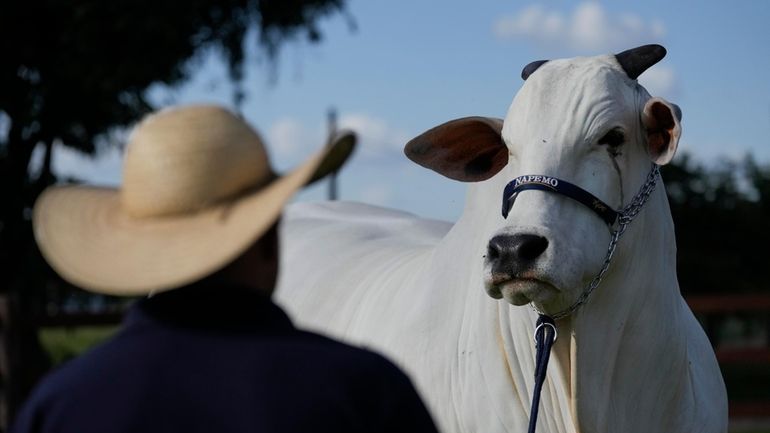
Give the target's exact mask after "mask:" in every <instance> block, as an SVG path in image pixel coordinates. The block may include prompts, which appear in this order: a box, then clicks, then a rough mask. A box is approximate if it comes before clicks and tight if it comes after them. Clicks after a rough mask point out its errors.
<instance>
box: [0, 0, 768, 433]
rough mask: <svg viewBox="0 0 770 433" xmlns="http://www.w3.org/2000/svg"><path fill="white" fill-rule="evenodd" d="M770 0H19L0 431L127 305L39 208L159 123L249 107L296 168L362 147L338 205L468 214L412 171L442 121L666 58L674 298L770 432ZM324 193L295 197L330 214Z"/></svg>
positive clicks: (7, 86)
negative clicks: (167, 110) (622, 64)
mask: <svg viewBox="0 0 770 433" xmlns="http://www.w3.org/2000/svg"><path fill="white" fill-rule="evenodd" d="M768 22H770V3H768V2H765V1H744V2H732V3H730V4H729V5H728V4H726V3H722V2H702V1H692V0H690V1H679V2H675V3H672V2H668V1H662V0H648V1H646V2H643V3H638V2H637V3H628V2H613V3H609V2H598V1H555V0H541V1H537V0H530V1H491V0H478V1H475V2H461V1H449V0H445V1H440V2H439V1H431V2H429V1H411V2H372V1H369V2H367V1H364V0H217V1H214V0H187V1H184V2H183V1H179V0H152V1H149V0H132V1H126V0H115V1H111V2H104V1H99V0H34V1H29V0H6V1H4V2H2V4H0V333H1V334H2V335H1V337H2V338H1V339H0V342H1V343H2V350H1V351H0V429H3V430H4V429H5V426H6V425H7V423H8V421H9V420H10V419H12V417H13V414H14V413H15V411H16V409H17V408H18V406H19V405H20V404H21V403H22V402H23V400H24V398H25V397H26V395H27V393H28V392H29V390H30V388H31V387H32V386H33V385H34V383H35V382H36V381H37V380H38V378H39V377H40V376H41V375H42V374H44V373H45V372H46V371H48V370H49V369H50V368H53V367H54V366H55V365H57V364H58V363H61V362H63V361H66V360H67V359H69V358H71V357H73V356H76V355H77V354H78V353H80V352H81V351H83V350H85V349H87V348H88V347H89V346H90V345H92V344H94V343H96V342H98V341H101V340H102V339H104V338H105V337H107V336H109V335H110V334H111V333H112V332H114V330H115V329H116V325H117V324H118V323H119V322H120V318H121V315H122V312H123V310H124V309H125V306H126V301H124V300H117V299H111V298H107V297H103V296H95V295H89V294H86V293H85V292H82V291H80V290H78V289H77V288H74V287H71V286H69V285H68V284H67V283H66V282H64V281H62V280H60V279H59V278H58V277H57V276H56V275H55V274H54V273H53V272H52V271H51V270H50V269H49V268H48V267H47V265H46V264H45V263H44V262H43V260H42V259H41V257H40V255H39V252H38V251H37V249H36V247H35V244H34V240H33V237H32V231H31V225H30V215H31V207H32V205H33V203H34V201H35V199H36V197H37V196H38V195H39V194H40V192H41V191H42V190H43V189H44V188H45V187H47V186H48V185H51V184H54V183H57V182H86V183H92V184H99V185H112V186H116V185H119V184H120V179H121V161H122V156H121V155H122V150H123V145H124V144H125V141H126V137H127V131H129V130H130V128H131V126H132V125H133V124H134V123H135V122H136V121H137V120H138V119H139V118H141V116H142V115H144V114H145V113H147V112H150V111H152V110H154V109H158V108H162V107H165V106H169V105H175V104H184V103H200V102H215V103H219V104H223V105H226V106H229V107H231V108H232V109H234V110H237V111H238V112H240V113H241V114H242V115H243V116H244V117H245V118H246V119H248V120H249V121H250V122H251V123H252V124H253V125H255V126H256V127H257V129H258V130H259V131H260V133H261V134H262V135H263V138H264V139H265V140H266V142H267V144H268V147H269V150H270V152H271V157H272V160H273V161H274V165H275V166H276V168H277V169H279V170H287V169H290V168H291V167H293V166H294V165H295V164H296V163H298V162H300V161H301V160H303V159H304V158H305V157H306V156H307V155H308V154H309V153H310V152H312V151H313V150H315V149H318V148H319V147H320V146H323V145H324V144H325V142H326V140H327V137H328V134H329V132H330V131H331V130H333V129H335V128H337V129H339V128H351V129H353V130H355V131H356V132H357V133H358V134H359V137H360V142H359V147H358V149H357V151H356V154H355V155H354V157H353V160H352V161H351V163H349V164H348V166H346V168H345V169H344V170H343V171H342V172H341V173H339V175H338V176H337V179H336V194H337V195H338V197H339V198H340V199H344V200H356V201H363V202H366V203H370V204H375V205H380V206H387V207H394V208H398V209H402V210H406V211H408V212H412V213H414V214H417V215H420V216H423V217H428V218H435V219H442V220H448V221H454V220H456V219H457V218H458V217H459V215H460V214H461V212H462V208H463V204H464V192H465V185H463V184H461V183H458V182H453V181H451V180H449V179H446V178H443V177H441V176H439V175H437V174H435V173H433V172H430V171H428V170H425V169H422V168H420V167H418V166H416V165H415V164H413V163H411V162H410V161H408V160H407V159H406V158H405V157H404V156H403V153H402V148H403V145H404V144H405V143H406V141H408V140H409V139H410V138H411V137H414V136H416V135H418V134H419V133H421V132H423V131H424V130H426V129H429V128H431V127H433V126H435V125H437V124H439V123H442V122H444V121H447V120H450V119H453V118H457V117H462V116H469V115H485V116H494V117H504V116H505V113H506V110H507V108H508V105H509V104H510V102H511V99H512V98H513V95H514V94H515V93H516V91H517V90H518V88H519V87H520V86H521V84H522V81H521V78H520V71H521V69H522V67H523V66H524V65H526V64H527V63H529V62H530V61H533V60H537V59H548V58H556V57H571V56H576V55H596V54H606V53H616V52H620V51H623V50H626V49H628V48H632V47H635V46H637V45H643V44H649V43H659V44H661V45H663V46H665V47H666V48H667V49H668V56H667V57H666V58H665V59H664V60H663V61H662V62H661V63H659V64H658V65H656V66H654V67H653V68H652V69H650V70H649V71H647V72H645V73H644V74H643V75H642V76H641V77H640V82H641V83H642V84H643V85H645V87H647V89H648V90H649V91H650V93H651V94H652V95H654V96H662V97H664V98H666V99H668V100H670V101H672V102H675V103H676V104H678V105H679V106H680V107H681V108H682V111H683V122H682V124H683V137H682V140H681V142H680V150H679V154H678V156H677V158H676V159H675V161H674V163H673V164H671V165H669V166H666V167H665V168H664V171H663V177H664V180H665V182H666V185H667V189H668V192H669V198H670V202H671V206H672V211H673V214H674V219H675V223H676V231H677V232H676V233H677V241H678V251H679V256H678V267H679V269H678V271H679V278H680V284H681V287H682V291H683V295H684V296H685V298H686V299H687V301H688V303H689V304H690V306H691V307H692V308H693V310H694V311H695V313H696V315H697V316H698V318H699V319H700V321H701V323H702V324H703V326H704V328H705V329H706V332H707V334H708V335H709V337H710V339H711V341H712V344H713V345H714V347H715V350H716V353H717V356H718V358H719V361H720V365H721V366H722V371H723V374H724V377H725V380H726V382H727V387H728V394H729V397H730V415H731V431H735V432H738V431H746V432H760V431H764V432H770V255H769V254H768V253H767V245H770V224H769V221H770V219H769V217H770V139H769V138H768V137H770V80H768V79H767V76H768V73H769V72H770V30H768V27H767V23H768ZM329 194H330V186H329V185H328V184H319V185H316V186H314V187H313V188H310V189H309V190H307V191H305V192H303V193H302V194H300V195H299V196H298V197H297V200H323V199H326V198H328V197H329Z"/></svg>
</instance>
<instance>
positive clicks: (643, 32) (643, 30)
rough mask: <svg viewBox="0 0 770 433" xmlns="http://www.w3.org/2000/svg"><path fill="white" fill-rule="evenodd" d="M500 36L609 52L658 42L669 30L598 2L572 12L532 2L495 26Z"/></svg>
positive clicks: (572, 51)
mask: <svg viewBox="0 0 770 433" xmlns="http://www.w3.org/2000/svg"><path fill="white" fill-rule="evenodd" d="M493 31H494V33H495V35H496V36H497V37H498V38H500V39H515V40H526V41H532V42H534V43H535V44H536V45H537V46H538V47H539V48H541V49H545V50H547V51H553V50H557V51H561V50H564V49H565V48H566V49H568V50H569V51H570V54H582V55H585V54H591V53H610V52H617V51H622V50H625V49H628V48H630V47H633V46H636V45H643V44H648V43H652V42H659V41H660V40H661V38H663V36H665V33H666V30H665V26H664V25H663V23H662V21H660V20H657V19H653V20H651V21H649V22H645V20H643V19H642V18H640V17H639V16H637V15H634V14H630V13H624V14H619V15H612V14H610V13H608V12H607V11H606V10H605V9H604V8H603V7H602V5H601V4H599V3H598V2H595V1H584V2H582V3H580V4H579V5H578V6H577V8H576V9H575V10H573V11H572V13H571V14H564V13H563V12H561V11H559V10H547V9H546V8H544V7H543V6H542V5H540V4H533V5H531V6H529V7H526V8H524V9H522V10H521V11H519V12H518V13H517V14H515V15H510V16H504V17H501V18H499V19H498V20H497V21H496V22H495V23H494V25H493Z"/></svg>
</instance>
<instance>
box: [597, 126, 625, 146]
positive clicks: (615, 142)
mask: <svg viewBox="0 0 770 433" xmlns="http://www.w3.org/2000/svg"><path fill="white" fill-rule="evenodd" d="M625 140H626V135H625V134H623V130H621V129H620V128H613V129H610V131H609V132H608V133H606V134H604V137H602V138H600V139H599V141H598V143H599V144H606V145H607V146H610V147H618V146H620V145H621V144H623V142H624V141H625Z"/></svg>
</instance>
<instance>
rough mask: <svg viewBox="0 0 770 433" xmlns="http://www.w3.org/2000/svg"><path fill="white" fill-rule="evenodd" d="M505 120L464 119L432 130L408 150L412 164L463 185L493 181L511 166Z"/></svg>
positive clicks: (408, 147) (408, 146)
mask: <svg viewBox="0 0 770 433" xmlns="http://www.w3.org/2000/svg"><path fill="white" fill-rule="evenodd" d="M502 128H503V120H502V119H495V118H490V117H464V118H462V119H455V120H451V121H449V122H447V123H444V124H442V125H439V126H437V127H435V128H433V129H430V130H428V131H426V132H424V133H422V134H421V135H419V136H417V137H415V138H413V139H412V140H411V141H409V143H407V144H406V147H405V148H404V153H406V156H407V157H409V159H411V160H412V161H414V162H416V163H418V164H420V165H421V166H423V167H427V168H429V169H431V170H433V171H435V172H437V173H440V174H443V175H444V176H446V177H448V178H450V179H455V180H459V181H462V182H479V181H482V180H486V179H489V178H490V177H492V176H494V175H495V174H497V172H499V171H500V170H501V169H502V168H503V167H505V165H506V164H508V148H507V147H506V146H505V143H504V142H503V138H502V136H501V135H500V131H501V130H502Z"/></svg>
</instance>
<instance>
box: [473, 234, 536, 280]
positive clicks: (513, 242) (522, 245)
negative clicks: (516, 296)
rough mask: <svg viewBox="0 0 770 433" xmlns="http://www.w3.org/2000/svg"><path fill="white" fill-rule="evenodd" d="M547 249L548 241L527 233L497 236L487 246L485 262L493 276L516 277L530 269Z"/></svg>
mask: <svg viewBox="0 0 770 433" xmlns="http://www.w3.org/2000/svg"><path fill="white" fill-rule="evenodd" d="M546 249H548V239H546V238H544V237H542V236H538V235H533V234H527V233H519V234H514V235H497V236H495V237H493V238H492V239H491V240H490V241H489V245H488V246H487V262H488V264H489V266H490V267H491V271H492V274H493V275H510V276H511V277H516V276H517V275H520V274H522V273H524V272H525V271H527V270H528V269H530V268H531V267H532V266H533V264H534V263H535V261H536V260H537V259H538V257H540V256H542V255H543V253H544V252H545V250H546Z"/></svg>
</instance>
